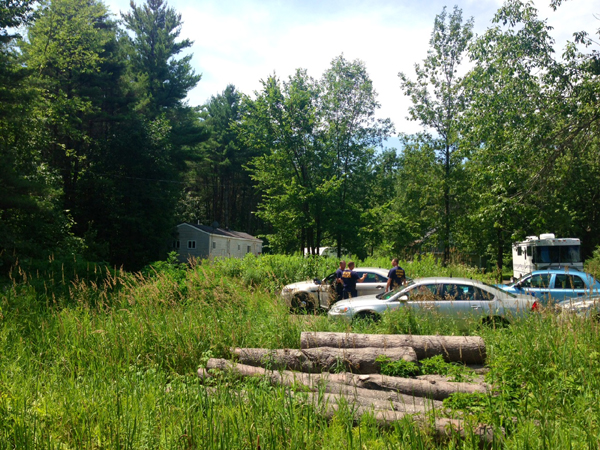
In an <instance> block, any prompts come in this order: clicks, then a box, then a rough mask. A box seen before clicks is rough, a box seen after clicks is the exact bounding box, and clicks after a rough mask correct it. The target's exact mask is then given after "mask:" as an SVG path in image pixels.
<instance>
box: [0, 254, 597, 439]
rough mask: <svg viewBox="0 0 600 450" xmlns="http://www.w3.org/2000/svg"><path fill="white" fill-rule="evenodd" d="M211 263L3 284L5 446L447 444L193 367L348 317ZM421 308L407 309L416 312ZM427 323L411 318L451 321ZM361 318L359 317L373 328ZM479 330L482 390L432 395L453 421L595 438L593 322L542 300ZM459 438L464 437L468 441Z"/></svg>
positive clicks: (523, 435) (516, 433)
mask: <svg viewBox="0 0 600 450" xmlns="http://www.w3.org/2000/svg"><path fill="white" fill-rule="evenodd" d="M258 259H260V258H256V260H258ZM300 259H301V258H298V261H299V260H300ZM256 262H257V261H254V263H256ZM283 262H284V260H280V263H283ZM247 263H249V262H247ZM220 264H221V265H218V264H215V265H211V264H208V263H207V262H206V263H205V262H204V261H203V262H202V264H200V265H197V266H195V267H193V268H189V269H187V270H185V272H184V273H185V285H186V286H187V288H188V290H187V294H186V296H185V297H181V296H180V295H179V294H180V293H181V292H182V291H181V285H180V284H179V283H176V282H174V280H173V279H172V277H171V272H172V271H175V273H180V272H179V271H180V270H181V271H183V270H184V268H183V267H181V266H178V265H177V263H176V262H175V260H174V259H172V258H171V259H170V260H168V261H166V262H164V263H163V264H158V263H156V264H155V266H156V267H157V270H155V271H152V275H151V276H144V275H142V274H127V273H125V272H113V273H111V275H110V276H108V275H107V276H106V278H105V281H104V282H98V283H91V282H90V283H87V282H85V280H83V279H81V277H80V278H79V281H77V277H73V279H72V280H71V281H67V278H66V273H65V284H70V286H71V289H69V290H68V291H61V290H60V289H59V286H60V284H61V283H63V282H62V280H59V278H60V277H59V276H58V274H54V281H53V282H52V276H51V274H50V273H48V274H44V273H40V277H41V276H42V275H44V276H46V283H45V287H44V283H41V282H36V283H32V281H33V280H35V276H34V277H28V278H27V279H25V278H24V277H22V278H20V279H18V280H17V279H15V280H14V281H13V284H12V285H10V286H6V287H3V289H2V290H0V310H1V311H2V315H1V316H0V323H1V325H2V326H1V327H0V386H1V387H2V391H1V392H2V393H3V394H0V412H1V413H2V418H3V420H2V421H0V436H1V438H0V441H2V442H10V443H11V444H12V443H14V444H15V446H17V447H19V448H28V447H29V448H34V447H35V448H39V447H40V446H41V447H44V445H41V444H40V443H44V442H52V446H53V447H55V448H56V447H57V446H63V447H73V448H75V447H77V448H86V447H88V446H89V443H90V442H94V443H96V442H98V443H101V444H102V446H103V447H118V446H122V447H123V446H129V447H134V448H141V447H144V446H153V447H155V448H171V447H180V446H181V442H182V439H183V440H185V443H186V445H189V446H191V447H202V448H223V446H226V447H227V448H240V447H243V448H250V447H252V448H253V447H254V446H255V445H256V443H257V442H260V445H261V448H267V447H268V448H281V447H284V448H298V449H300V448H302V449H304V448H309V449H317V448H319V449H321V448H340V446H341V447H344V446H345V447H350V448H364V447H367V448H386V447H389V448H400V449H407V450H408V449H412V448H440V449H441V448H448V442H445V441H442V442H437V441H433V440H432V439H431V438H429V437H427V435H426V434H425V433H424V432H423V431H420V430H418V429H417V428H415V427H414V425H411V424H409V423H408V422H404V421H400V422H398V423H396V424H394V427H393V429H391V430H387V429H385V428H381V427H379V426H377V424H376V423H375V422H374V421H372V420H371V419H370V418H368V417H363V418H362V419H360V420H359V421H356V420H355V416H354V412H353V411H352V410H351V409H349V408H346V407H344V406H343V405H342V406H340V410H339V412H338V413H336V414H335V415H334V417H333V419H332V420H326V419H324V418H323V417H322V416H321V415H320V414H319V409H318V408H319V407H318V405H317V406H316V407H315V406H313V405H312V404H308V403H305V402H303V401H302V399H303V395H304V393H303V392H302V390H299V391H298V392H296V393H295V395H294V396H290V395H289V389H284V388H278V387H274V386H271V385H270V384H269V383H267V382H265V380H264V379H257V380H249V381H241V380H239V379H238V378H237V377H231V376H227V375H224V376H220V377H216V378H215V379H214V380H212V381H211V382H210V383H208V384H204V383H203V381H202V380H200V379H199V378H198V377H197V375H196V370H197V368H198V367H199V366H203V365H205V364H206V361H207V360H208V358H210V357H229V356H230V354H229V349H230V347H233V346H248V347H263V348H273V349H275V348H286V347H287V348H298V347H299V345H300V342H299V335H300V332H301V331H307V330H311V331H357V330H355V329H354V328H352V327H348V328H345V327H347V326H346V325H340V324H337V323H336V324H334V323H331V322H329V321H328V320H327V319H325V318H322V317H318V316H317V317H312V316H303V317H297V316H292V315H290V314H289V313H288V311H287V308H286V307H285V306H283V305H281V304H280V303H279V302H278V301H277V297H276V296H274V295H272V294H265V293H263V292H261V290H257V289H248V288H247V287H246V286H245V284H244V282H243V280H242V279H239V277H235V278H231V277H229V276H224V274H223V270H225V268H227V267H230V266H227V265H223V262H221V263H220ZM242 267H243V266H239V267H238V270H241V268H242ZM83 269H84V267H82V266H80V267H79V268H78V269H77V270H83ZM69 270H71V269H69ZM241 273H242V272H238V275H239V276H241ZM82 274H83V273H81V274H80V275H82ZM115 287H116V288H115ZM44 289H45V290H44ZM60 296H64V297H60ZM45 299H46V300H47V301H43V300H45ZM53 299H56V301H54V300H53ZM98 300H101V301H98ZM427 320H428V319H426V318H425V319H423V318H421V317H415V323H417V324H418V325H421V324H422V323H423V322H424V321H427ZM433 323H434V322H429V325H423V326H421V328H420V330H424V331H425V332H426V333H427V334H435V333H436V332H439V333H445V332H446V331H452V330H447V329H444V328H441V325H442V323H441V322H440V323H438V325H439V326H440V328H437V329H434V328H431V327H433ZM377 327H379V324H371V328H370V329H365V330H364V331H367V332H382V331H381V329H380V328H377ZM427 327H430V328H427ZM455 331H456V330H455ZM481 333H482V336H483V338H484V340H485V342H486V351H487V355H488V360H487V363H488V366H489V368H490V372H489V374H488V375H487V381H488V382H489V383H492V384H493V385H494V395H464V394H456V395H453V396H452V397H450V398H449V399H447V400H446V401H445V406H446V407H447V408H451V409H452V410H453V411H454V413H456V412H457V411H464V412H465V413H467V414H466V416H467V417H468V420H467V426H469V425H468V424H471V423H472V424H481V423H485V424H488V425H491V426H493V427H495V428H499V427H502V429H503V430H504V434H503V441H502V448H522V447H524V446H529V447H531V448H541V447H544V446H546V447H547V448H566V447H568V446H573V447H577V448H588V447H591V448H593V447H594V446H595V445H597V437H598V434H599V433H600V428H599V426H598V423H597V421H596V420H595V418H596V417H597V416H598V415H599V413H600V410H599V407H598V402H597V392H598V389H600V387H599V386H598V383H599V381H598V380H600V357H599V356H598V355H600V347H599V344H598V342H600V341H599V339H598V333H599V330H598V324H597V323H595V322H588V321H584V320H581V319H580V318H577V317H572V318H571V317H567V318H559V317H556V316H555V315H554V314H551V315H546V314H544V313H542V314H534V315H531V316H530V317H527V318H525V319H523V320H517V321H515V322H514V323H513V324H512V326H511V327H510V328H506V329H484V330H481ZM423 368H426V369H423ZM396 369H397V370H400V369H399V368H396ZM405 369H406V367H404V368H402V369H401V370H405ZM421 369H423V370H426V371H435V372H438V373H439V372H443V371H444V370H447V371H448V373H452V371H453V370H454V368H453V367H452V366H451V365H450V367H448V365H447V364H446V363H443V362H442V360H441V359H440V358H431V359H430V360H425V361H421ZM413 373H414V372H413ZM90 411H94V414H90ZM165 411H168V414H165ZM356 422H358V423H356ZM540 424H542V425H543V426H540ZM157 430H158V431H157ZM125 431H126V432H125ZM182 436H185V438H182ZM349 439H352V442H353V444H351V445H350V444H348V442H349ZM451 442H454V441H451ZM452 445H454V444H452ZM460 445H461V446H462V447H461V448H468V449H471V448H472V449H476V448H479V444H478V442H476V441H473V442H470V441H469V440H466V441H464V442H461V443H460ZM47 447H50V445H47Z"/></svg>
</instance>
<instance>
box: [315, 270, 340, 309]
mask: <svg viewBox="0 0 600 450" xmlns="http://www.w3.org/2000/svg"><path fill="white" fill-rule="evenodd" d="M334 283H335V272H334V273H332V274H329V275H327V276H326V277H325V278H323V280H322V281H321V284H320V285H319V288H318V293H319V305H321V308H325V309H327V308H329V307H330V306H331V304H333V303H334V302H335V301H337V294H336V291H335V284H334Z"/></svg>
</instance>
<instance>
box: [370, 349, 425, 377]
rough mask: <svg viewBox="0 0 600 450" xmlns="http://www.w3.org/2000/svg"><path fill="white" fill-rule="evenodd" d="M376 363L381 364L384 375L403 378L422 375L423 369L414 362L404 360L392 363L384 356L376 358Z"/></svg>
mask: <svg viewBox="0 0 600 450" xmlns="http://www.w3.org/2000/svg"><path fill="white" fill-rule="evenodd" d="M375 361H376V362H378V363H379V364H380V366H381V369H380V370H381V373H382V374H383V375H389V376H391V377H403V378H408V377H413V376H415V375H421V369H420V368H419V366H418V365H417V364H416V363H414V362H412V361H406V360H404V359H398V360H397V361H392V360H391V359H390V358H389V357H387V356H384V355H379V356H378V357H377V358H375Z"/></svg>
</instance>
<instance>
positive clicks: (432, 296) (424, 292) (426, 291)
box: [407, 284, 441, 301]
mask: <svg viewBox="0 0 600 450" xmlns="http://www.w3.org/2000/svg"><path fill="white" fill-rule="evenodd" d="M440 290H441V289H440V286H439V285H437V284H420V285H417V286H415V287H414V288H412V289H411V290H410V291H409V292H408V293H407V294H408V299H409V300H410V301H434V300H439V299H440V294H439V292H440Z"/></svg>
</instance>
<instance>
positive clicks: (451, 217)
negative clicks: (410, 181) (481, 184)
mask: <svg viewBox="0 0 600 450" xmlns="http://www.w3.org/2000/svg"><path fill="white" fill-rule="evenodd" d="M472 30H473V19H470V20H467V21H466V22H464V23H463V18H462V10H460V9H459V8H458V7H457V6H455V7H454V11H453V12H452V13H451V14H449V15H448V14H447V12H446V7H444V9H443V10H442V12H441V13H440V14H438V15H437V16H436V18H435V23H434V26H433V31H432V33H431V39H430V40H429V45H430V49H429V51H428V53H427V57H426V58H425V59H424V60H423V65H422V66H421V65H419V64H417V65H415V72H416V80H415V81H412V80H410V79H409V78H408V77H407V76H406V75H405V74H403V73H399V74H398V75H399V77H400V79H401V82H402V89H403V90H404V93H405V94H406V95H407V96H409V97H410V99H411V101H412V106H411V107H410V117H411V119H412V120H417V121H419V122H420V123H421V124H422V125H423V126H425V127H426V128H430V129H432V130H433V132H434V133H435V134H436V135H437V137H436V138H433V136H427V135H422V136H421V139H422V138H427V141H428V142H427V145H425V146H424V148H423V150H421V149H419V148H418V147H417V149H416V150H417V151H419V152H422V151H423V156H426V155H427V151H428V150H430V151H434V152H435V154H436V160H435V162H434V166H438V167H437V169H438V170H428V171H427V174H426V176H428V177H431V178H432V179H433V180H434V182H433V183H432V185H431V186H430V187H429V188H428V189H427V190H426V192H427V195H426V199H425V200H424V202H425V203H426V204H427V206H428V208H435V209H437V211H435V214H431V213H429V214H427V215H428V216H429V217H427V219H428V222H429V223H428V226H429V227H430V228H429V229H428V230H426V231H430V230H432V229H436V228H437V233H438V234H439V236H440V238H441V239H440V242H441V244H442V246H443V249H444V264H448V263H449V260H450V246H451V239H450V234H451V231H453V229H454V228H455V222H456V219H455V216H458V215H459V214H460V211H461V210H462V209H464V207H465V204H464V203H463V202H465V200H464V199H462V198H461V194H463V193H464V192H466V191H465V190H463V189H461V186H462V185H463V180H464V178H463V176H462V159H463V158H462V156H460V155H459V153H458V150H459V142H460V131H459V130H460V125H461V116H462V114H463V112H464V110H465V109H466V108H467V103H468V97H467V95H466V94H465V89H464V84H463V80H462V78H461V77H459V76H458V71H459V67H460V65H461V63H462V59H463V57H464V56H465V55H466V52H467V49H468V47H469V45H470V41H471V39H472V37H473V31H472ZM431 156H433V155H431ZM424 161H425V162H426V164H427V163H430V161H431V159H427V158H425V159H424ZM432 162H433V161H432ZM418 165H420V164H418ZM411 168H412V166H411ZM419 172H420V173H419ZM419 172H418V176H423V175H424V174H423V172H421V171H419ZM400 180H401V181H403V180H405V178H404V177H402V178H400ZM417 182H418V178H417ZM420 186H422V185H420ZM425 186H427V184H425ZM436 187H437V189H436ZM412 191H413V189H411V188H409V189H407V194H409V197H408V198H407V199H406V200H408V199H410V200H412V202H409V203H408V204H409V205H411V203H412V205H411V206H412V208H413V209H414V208H418V207H419V205H418V203H419V202H421V201H422V200H420V199H419V198H418V197H417V199H413V198H411V196H410V194H411V192H412ZM415 203H416V204H415ZM436 216H438V217H439V219H438V220H436ZM422 236H425V234H424V233H423V234H422Z"/></svg>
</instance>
